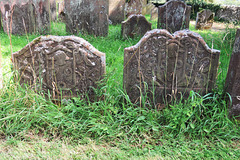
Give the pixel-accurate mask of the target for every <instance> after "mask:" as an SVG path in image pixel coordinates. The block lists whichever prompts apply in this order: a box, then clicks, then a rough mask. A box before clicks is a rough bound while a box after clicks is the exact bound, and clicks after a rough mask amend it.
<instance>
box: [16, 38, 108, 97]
mask: <svg viewBox="0 0 240 160" xmlns="http://www.w3.org/2000/svg"><path fill="white" fill-rule="evenodd" d="M12 61H13V65H14V69H15V70H17V71H18V73H19V76H18V79H17V80H18V81H19V82H20V84H23V83H27V84H29V85H30V86H31V87H32V88H34V89H35V90H38V91H42V90H43V91H45V93H46V94H47V93H48V91H49V92H50V93H51V95H52V98H53V99H60V98H61V93H62V98H69V97H73V96H78V95H79V94H80V95H81V94H86V93H88V95H89V98H90V100H92V99H94V96H95V95H94V92H93V89H91V87H96V81H98V80H100V79H101V78H102V75H103V74H104V73H105V54H104V53H102V52H99V51H98V50H97V49H95V48H94V47H93V46H92V45H91V44H90V43H88V42H87V41H85V40H84V39H82V38H79V37H75V36H66V37H58V36H42V37H39V38H36V39H35V40H33V41H32V42H31V43H29V44H28V45H27V46H26V47H24V48H23V49H22V50H21V51H19V52H16V53H13V54H12Z"/></svg>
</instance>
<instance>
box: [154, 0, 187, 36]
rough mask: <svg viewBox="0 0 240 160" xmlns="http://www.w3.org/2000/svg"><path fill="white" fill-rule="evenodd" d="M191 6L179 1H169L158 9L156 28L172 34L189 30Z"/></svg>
mask: <svg viewBox="0 0 240 160" xmlns="http://www.w3.org/2000/svg"><path fill="white" fill-rule="evenodd" d="M190 14H191V6H188V5H186V4H185V3H184V2H182V1H180V0H171V1H169V2H167V3H165V4H164V5H163V6H159V7H158V25H157V28H161V29H167V30H168V31H169V32H171V33H174V32H176V31H179V30H182V29H188V28H189V22H190Z"/></svg>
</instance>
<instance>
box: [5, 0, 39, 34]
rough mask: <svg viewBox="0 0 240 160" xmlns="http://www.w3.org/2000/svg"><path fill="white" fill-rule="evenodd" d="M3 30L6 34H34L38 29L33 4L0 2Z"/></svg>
mask: <svg viewBox="0 0 240 160" xmlns="http://www.w3.org/2000/svg"><path fill="white" fill-rule="evenodd" d="M0 7H1V14H2V23H3V29H4V32H6V33H10V32H11V33H12V34H20V35H22V34H26V32H27V33H34V32H35V27H36V18H35V7H34V5H33V4H32V3H31V2H26V3H20V2H18V3H16V2H14V1H13V2H12V3H10V2H8V1H2V2H0Z"/></svg>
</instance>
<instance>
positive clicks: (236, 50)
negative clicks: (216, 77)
mask: <svg viewBox="0 0 240 160" xmlns="http://www.w3.org/2000/svg"><path fill="white" fill-rule="evenodd" d="M239 68H240V29H238V30H237V33H236V38H235V43H234V47H233V52H232V56H231V60H230V63H229V68H228V73H227V79H226V84H225V88H226V91H227V92H228V93H230V95H231V97H232V106H230V116H240V71H239ZM238 119H240V117H238Z"/></svg>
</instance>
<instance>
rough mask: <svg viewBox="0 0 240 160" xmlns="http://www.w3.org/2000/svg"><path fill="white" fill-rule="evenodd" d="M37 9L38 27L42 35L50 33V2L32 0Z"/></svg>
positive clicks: (47, 0)
mask: <svg viewBox="0 0 240 160" xmlns="http://www.w3.org/2000/svg"><path fill="white" fill-rule="evenodd" d="M32 1H33V3H34V5H35V7H36V26H37V31H38V32H39V33H40V34H48V33H50V28H51V22H50V13H51V9H50V8H51V7H50V0H32Z"/></svg>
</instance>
